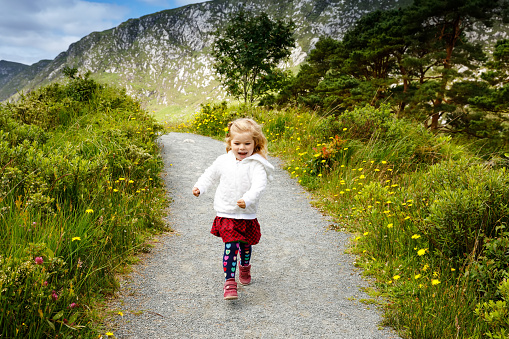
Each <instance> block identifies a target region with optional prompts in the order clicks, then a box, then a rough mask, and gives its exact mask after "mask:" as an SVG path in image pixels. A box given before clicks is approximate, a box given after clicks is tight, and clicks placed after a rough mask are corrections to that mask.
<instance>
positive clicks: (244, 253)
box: [240, 242, 253, 266]
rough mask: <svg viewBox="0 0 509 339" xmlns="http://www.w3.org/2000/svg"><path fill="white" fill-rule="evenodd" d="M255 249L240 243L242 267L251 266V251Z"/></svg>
mask: <svg viewBox="0 0 509 339" xmlns="http://www.w3.org/2000/svg"><path fill="white" fill-rule="evenodd" d="M252 250H253V248H252V247H251V245H249V244H247V243H245V242H241V243H240V264H241V265H242V266H249V261H250V260H251V251H252Z"/></svg>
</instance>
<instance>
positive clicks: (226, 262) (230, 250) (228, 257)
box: [223, 242, 239, 280]
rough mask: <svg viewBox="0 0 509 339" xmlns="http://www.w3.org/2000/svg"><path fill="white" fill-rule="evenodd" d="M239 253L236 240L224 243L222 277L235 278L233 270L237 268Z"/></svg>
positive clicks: (226, 278)
mask: <svg viewBox="0 0 509 339" xmlns="http://www.w3.org/2000/svg"><path fill="white" fill-rule="evenodd" d="M238 254H239V243H238V242H227V243H225V244H224V254H223V269H224V278H225V280H228V279H232V278H233V279H235V271H236V270H237V255H238Z"/></svg>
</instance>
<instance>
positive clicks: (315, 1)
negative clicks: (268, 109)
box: [0, 0, 412, 115]
mask: <svg viewBox="0 0 509 339" xmlns="http://www.w3.org/2000/svg"><path fill="white" fill-rule="evenodd" d="M410 3H412V0H244V1H240V0H213V1H208V2H203V3H199V4H192V5H187V6H184V7H180V8H176V9H171V10H166V11H161V12H158V13H154V14H151V15H146V16H143V17H141V18H138V19H130V20H128V21H126V22H124V23H122V24H120V25H119V26H117V27H115V28H112V29H109V30H106V31H103V32H94V33H91V34H89V35H87V36H86V37H84V38H82V39H81V40H80V41H78V42H76V43H73V44H72V45H70V47H69V49H68V50H67V51H65V52H62V53H60V54H59V55H58V56H57V57H56V58H55V59H54V60H51V61H41V62H39V63H37V64H34V65H32V66H20V65H21V64H14V63H6V62H3V61H2V63H0V100H5V99H7V98H9V97H10V96H11V95H13V94H15V93H16V92H17V91H19V90H25V91H26V90H30V89H32V88H35V87H37V86H40V85H44V84H47V83H49V82H52V81H56V80H58V79H61V78H62V72H61V71H62V68H63V67H64V66H70V67H77V68H78V69H79V71H80V72H86V71H91V72H92V74H93V75H92V77H93V78H96V79H97V80H99V81H105V82H109V83H114V84H116V85H119V86H121V87H125V88H126V90H127V92H128V93H129V94H131V95H132V96H134V97H137V98H138V99H139V100H140V101H141V102H142V103H143V104H144V106H145V107H146V108H147V109H150V110H154V111H158V112H160V114H162V115H171V114H174V113H177V112H191V111H194V110H196V108H197V107H199V104H200V103H203V102H207V101H216V100H222V99H224V98H225V94H224V91H223V90H222V88H221V86H220V85H219V83H218V82H217V81H216V80H215V75H214V71H213V68H212V59H211V57H210V53H209V52H210V46H211V43H212V42H213V37H212V35H211V33H213V32H214V31H215V30H216V29H217V28H220V27H221V26H223V25H225V24H226V23H227V21H228V17H229V15H230V14H231V13H232V12H236V11H238V10H239V9H240V8H244V9H245V10H246V11H250V12H252V13H254V14H258V13H260V12H262V11H264V12H266V13H268V14H269V15H270V16H272V17H273V18H274V19H276V18H282V19H292V20H293V21H294V22H295V23H296V24H297V25H296V31H295V37H296V41H297V45H296V48H295V49H294V50H293V53H292V55H291V57H290V59H289V61H288V63H287V65H286V67H288V68H293V69H296V66H298V65H299V64H300V63H301V62H302V61H304V59H305V57H306V56H307V53H308V52H309V51H310V50H311V49H312V48H313V46H314V44H315V43H316V41H318V38H319V37H320V36H323V35H328V36H332V37H334V38H337V39H340V38H342V36H343V34H344V32H345V31H346V30H347V29H348V28H349V27H350V26H351V25H352V24H353V23H354V22H355V21H356V20H357V19H359V18H360V17H361V16H362V15H364V14H365V13H368V12H370V11H373V10H376V9H390V8H396V7H403V6H406V5H408V4H410ZM4 64H5V66H4ZM11 64H14V65H11ZM9 65H10V67H11V69H12V70H11V71H9V70H7V71H6V72H5V74H6V75H3V74H4V73H2V69H4V68H8V67H9ZM14 66H17V68H16V67H14Z"/></svg>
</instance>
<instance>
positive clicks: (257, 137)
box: [225, 118, 267, 159]
mask: <svg viewBox="0 0 509 339" xmlns="http://www.w3.org/2000/svg"><path fill="white" fill-rule="evenodd" d="M236 133H251V135H252V136H253V140H254V150H253V153H258V154H260V155H261V156H262V157H264V158H265V159H266V158H267V138H265V135H263V132H262V127H261V126H260V125H258V123H256V121H254V120H253V119H250V118H241V119H237V120H234V121H232V122H230V123H229V124H228V132H227V133H226V138H225V141H226V152H229V151H230V150H231V149H232V139H233V134H236Z"/></svg>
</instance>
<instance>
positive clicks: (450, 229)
mask: <svg viewBox="0 0 509 339" xmlns="http://www.w3.org/2000/svg"><path fill="white" fill-rule="evenodd" d="M415 190H416V192H418V196H419V197H422V198H424V199H428V200H429V201H431V202H432V203H431V204H430V205H429V207H428V208H427V210H423V211H422V213H423V214H424V215H426V217H425V222H426V232H427V237H428V239H429V240H430V245H431V246H432V247H431V248H430V250H436V251H437V252H438V253H441V254H442V255H444V256H445V257H446V258H451V259H454V260H458V261H460V262H461V261H462V260H464V258H466V257H467V256H473V257H474V258H476V257H477V256H478V255H479V254H480V253H481V249H482V248H483V239H484V238H485V237H487V238H493V237H497V236H498V235H499V234H498V233H499V232H498V231H497V229H498V228H499V227H500V226H504V225H507V224H508V223H509V176H508V175H507V170H506V169H504V168H502V169H498V170H493V169H491V168H490V167H489V166H488V165H484V164H476V163H475V162H474V163H472V162H471V161H469V160H460V161H448V162H443V163H440V164H437V165H434V166H432V167H430V168H429V171H428V172H427V173H426V174H424V175H423V177H422V178H421V181H420V184H419V187H418V188H416V189H415Z"/></svg>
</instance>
